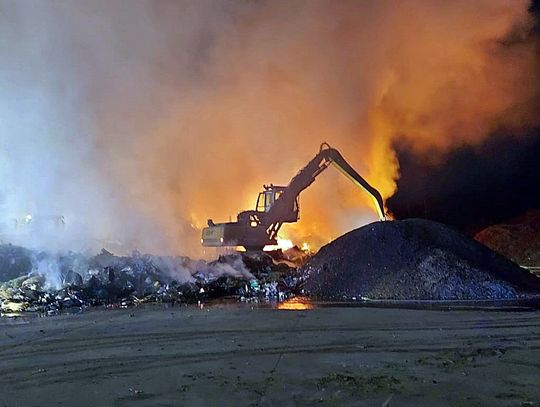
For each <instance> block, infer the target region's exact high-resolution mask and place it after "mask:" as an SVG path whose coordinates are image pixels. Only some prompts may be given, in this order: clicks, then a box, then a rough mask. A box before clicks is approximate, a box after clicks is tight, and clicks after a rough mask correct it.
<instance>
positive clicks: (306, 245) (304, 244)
mask: <svg viewBox="0 0 540 407" xmlns="http://www.w3.org/2000/svg"><path fill="white" fill-rule="evenodd" d="M301 249H302V250H303V251H305V252H310V251H311V249H310V247H309V244H307V243H306V242H304V243H302V247H301Z"/></svg>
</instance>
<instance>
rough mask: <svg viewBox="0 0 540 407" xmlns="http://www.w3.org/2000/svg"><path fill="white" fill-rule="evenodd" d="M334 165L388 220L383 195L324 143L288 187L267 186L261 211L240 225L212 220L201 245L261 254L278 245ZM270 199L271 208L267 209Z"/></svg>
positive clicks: (241, 220) (243, 216)
mask: <svg viewBox="0 0 540 407" xmlns="http://www.w3.org/2000/svg"><path fill="white" fill-rule="evenodd" d="M330 164H332V165H334V166H335V167H336V168H337V169H338V170H339V171H340V172H341V173H342V174H344V175H345V176H347V178H349V179H350V180H351V181H353V182H354V183H355V184H356V185H357V186H359V187H360V188H362V189H363V190H364V191H366V192H367V193H368V194H370V195H371V197H372V198H373V201H374V203H375V208H376V210H377V213H378V214H379V218H380V219H381V220H385V210H384V201H383V198H382V196H381V194H380V193H379V191H377V190H376V189H375V188H373V187H372V186H371V185H370V184H369V183H368V182H367V181H366V180H365V179H364V178H362V177H361V176H360V174H358V173H357V172H356V171H355V170H354V169H353V168H352V167H351V166H350V165H349V163H348V162H347V161H346V160H345V158H343V156H342V155H341V154H340V152H339V151H338V150H336V149H334V148H332V147H330V145H328V144H327V143H323V144H321V148H320V150H319V153H318V154H317V155H316V156H315V157H314V158H313V159H312V160H311V161H310V162H309V163H308V164H307V165H306V166H305V167H304V168H302V169H301V170H300V171H299V172H298V173H297V174H296V175H295V176H294V177H293V178H292V179H291V181H290V182H289V184H288V185H287V186H279V187H278V186H274V185H270V186H266V185H265V191H263V192H261V194H260V196H261V195H262V196H263V197H264V198H265V203H264V205H261V209H259V205H257V207H256V208H255V210H249V211H243V212H240V213H239V214H238V219H237V221H236V222H228V223H219V224H215V223H214V222H212V221H211V220H209V221H208V227H207V228H204V229H203V233H202V239H201V243H202V244H203V245H204V246H244V247H245V248H246V249H248V250H249V249H253V250H259V249H262V248H263V247H264V246H265V245H273V244H276V239H277V234H278V232H279V229H280V228H281V226H282V225H283V223H290V222H296V221H297V220H298V219H299V218H298V211H299V208H298V197H299V195H300V193H301V192H302V191H303V190H305V189H306V188H307V187H309V186H310V185H311V184H312V183H313V182H314V181H315V179H316V178H317V176H318V175H319V174H320V173H321V172H323V171H324V170H325V169H326V168H328V166H329V165H330ZM267 194H268V196H267ZM267 197H269V198H270V200H269V202H270V203H269V205H266V203H267V202H266V198H267ZM258 203H259V201H258Z"/></svg>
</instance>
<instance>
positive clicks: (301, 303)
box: [277, 297, 313, 311]
mask: <svg viewBox="0 0 540 407" xmlns="http://www.w3.org/2000/svg"><path fill="white" fill-rule="evenodd" d="M277 308H278V309H281V310H288V311H303V310H309V309H313V303H312V302H311V301H310V300H309V299H307V298H305V297H294V298H291V299H289V300H287V301H283V302H280V303H279V304H278V306H277Z"/></svg>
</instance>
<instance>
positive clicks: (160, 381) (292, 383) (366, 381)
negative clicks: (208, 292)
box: [0, 304, 540, 407]
mask: <svg viewBox="0 0 540 407" xmlns="http://www.w3.org/2000/svg"><path fill="white" fill-rule="evenodd" d="M539 383H540V312H500V311H478V310H477V311H446V312H445V311H428V310H404V309H375V308H315V309H312V310H304V311H286V310H277V309H271V308H266V307H257V306H255V307H252V306H250V305H245V304H244V305H234V306H230V305H215V306H211V307H205V308H204V309H199V308H197V307H195V306H189V307H186V306H175V307H165V306H151V307H144V308H143V307H140V308H132V309H125V310H99V311H90V312H85V313H83V314H80V315H61V316H57V317H50V318H30V319H6V318H2V319H0V405H1V406H9V407H12V406H24V407H31V406H60V405H62V406H128V405H129V406H139V405H140V406H229V405H230V406H244V405H246V406H248V405H253V406H259V405H260V406H295V405H308V406H312V405H320V406H341V405H346V406H349V405H350V406H358V405H366V406H420V405H423V406H493V405H501V406H537V405H540V385H539Z"/></svg>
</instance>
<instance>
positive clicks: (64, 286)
mask: <svg viewBox="0 0 540 407" xmlns="http://www.w3.org/2000/svg"><path fill="white" fill-rule="evenodd" d="M0 254H1V255H2V256H3V257H2V258H1V259H0V261H1V262H2V264H3V265H4V266H5V267H4V268H2V271H1V272H0V310H1V311H2V312H3V313H9V312H20V311H36V312H43V313H48V314H54V313H56V312H58V311H59V310H62V309H66V308H73V307H79V308H82V307H86V306H92V305H108V306H129V305H132V304H138V303H146V302H171V303H194V302H195V303H196V302H198V301H205V300H208V299H210V298H216V297H222V296H232V295H234V296H238V297H239V298H240V299H242V300H247V301H250V300H255V301H257V300H258V299H260V298H266V299H283V298H286V297H287V296H289V295H290V294H291V293H293V292H294V291H295V290H296V289H297V285H298V282H299V279H298V277H297V276H296V275H295V269H292V268H290V267H289V266H287V265H286V264H279V263H276V262H275V261H274V260H272V258H271V257H270V256H268V255H266V254H250V255H248V254H235V255H228V256H221V257H220V258H219V259H218V260H216V261H213V262H210V263H207V262H205V261H202V260H198V261H195V260H192V259H190V258H187V257H165V256H152V255H142V254H140V253H138V252H134V253H133V254H132V255H131V256H125V257H120V256H115V255H113V254H112V253H110V252H108V251H106V250H102V252H101V253H100V254H98V255H96V256H92V257H87V256H84V255H82V254H75V253H69V254H67V255H64V256H51V255H50V254H47V253H35V252H32V251H29V250H26V249H23V248H20V247H16V246H11V245H4V246H1V247H0Z"/></svg>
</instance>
